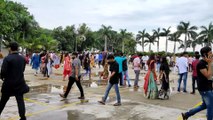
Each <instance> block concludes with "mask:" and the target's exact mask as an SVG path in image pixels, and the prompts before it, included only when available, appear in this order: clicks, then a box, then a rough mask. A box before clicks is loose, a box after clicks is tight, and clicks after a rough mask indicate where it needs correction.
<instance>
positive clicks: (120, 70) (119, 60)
mask: <svg viewBox="0 0 213 120" xmlns="http://www.w3.org/2000/svg"><path fill="white" fill-rule="evenodd" d="M122 56H123V53H116V55H115V61H116V62H117V63H118V65H119V80H120V86H123V85H124V80H123V65H122V63H123V61H124V60H126V58H123V57H122Z"/></svg>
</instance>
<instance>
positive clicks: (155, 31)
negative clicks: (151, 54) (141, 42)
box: [153, 28, 160, 52]
mask: <svg viewBox="0 0 213 120" xmlns="http://www.w3.org/2000/svg"><path fill="white" fill-rule="evenodd" d="M153 32H154V35H155V37H156V38H157V41H156V42H157V52H159V42H160V41H159V40H160V28H158V29H157V30H153Z"/></svg>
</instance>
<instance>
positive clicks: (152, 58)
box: [147, 54, 155, 65]
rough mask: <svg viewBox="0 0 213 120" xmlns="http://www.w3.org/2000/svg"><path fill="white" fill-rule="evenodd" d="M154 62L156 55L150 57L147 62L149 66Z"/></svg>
mask: <svg viewBox="0 0 213 120" xmlns="http://www.w3.org/2000/svg"><path fill="white" fill-rule="evenodd" d="M152 60H155V55H154V54H151V55H150V56H149V60H148V61H147V65H149V64H150V62H151V61H152Z"/></svg>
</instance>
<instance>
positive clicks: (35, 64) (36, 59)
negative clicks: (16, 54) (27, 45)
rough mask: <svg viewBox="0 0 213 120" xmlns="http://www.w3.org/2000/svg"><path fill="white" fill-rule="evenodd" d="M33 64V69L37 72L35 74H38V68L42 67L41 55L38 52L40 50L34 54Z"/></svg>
mask: <svg viewBox="0 0 213 120" xmlns="http://www.w3.org/2000/svg"><path fill="white" fill-rule="evenodd" d="M30 64H31V65H32V69H34V70H35V73H34V75H37V74H38V69H39V67H40V56H39V54H38V52H36V53H35V54H34V55H33V56H32V59H31V63H30Z"/></svg>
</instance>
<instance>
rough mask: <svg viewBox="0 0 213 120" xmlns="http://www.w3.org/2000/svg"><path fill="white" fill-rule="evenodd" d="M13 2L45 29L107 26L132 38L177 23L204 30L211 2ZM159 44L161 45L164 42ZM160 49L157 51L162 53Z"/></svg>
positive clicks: (212, 17)
mask: <svg viewBox="0 0 213 120" xmlns="http://www.w3.org/2000/svg"><path fill="white" fill-rule="evenodd" d="M14 1H18V2H21V3H22V4H24V5H25V6H26V7H27V8H28V10H29V11H30V13H31V14H33V15H34V17H35V19H36V20H37V22H38V23H39V25H40V26H41V27H44V28H49V29H53V28H55V27H58V26H63V27H65V26H67V25H73V24H75V25H77V26H78V25H79V24H82V23H86V24H87V25H88V26H89V27H90V28H91V29H92V30H97V29H99V28H100V27H101V25H102V24H104V25H111V26H112V27H113V29H114V30H119V29H127V30H128V31H129V32H133V33H135V34H136V33H137V32H138V31H139V30H141V31H142V30H143V29H146V30H147V31H148V32H150V31H152V29H156V28H158V27H160V28H168V27H169V26H171V27H172V31H175V30H176V26H177V25H178V24H179V22H180V21H185V22H187V21H190V22H191V25H196V26H201V25H205V26H206V25H208V24H209V23H210V22H211V21H213V12H212V10H213V0H14ZM161 44H163V45H164V44H165V43H164V40H162V43H161ZM163 45H162V46H161V47H160V50H165V48H164V46H163ZM170 45H172V47H171V46H170ZM146 49H148V46H147V48H146ZM153 49H154V50H155V49H156V46H153ZM168 49H169V51H172V50H173V43H172V42H169V47H168ZM197 49H199V47H198V48H197ZM138 50H141V49H140V48H139V49H138Z"/></svg>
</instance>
